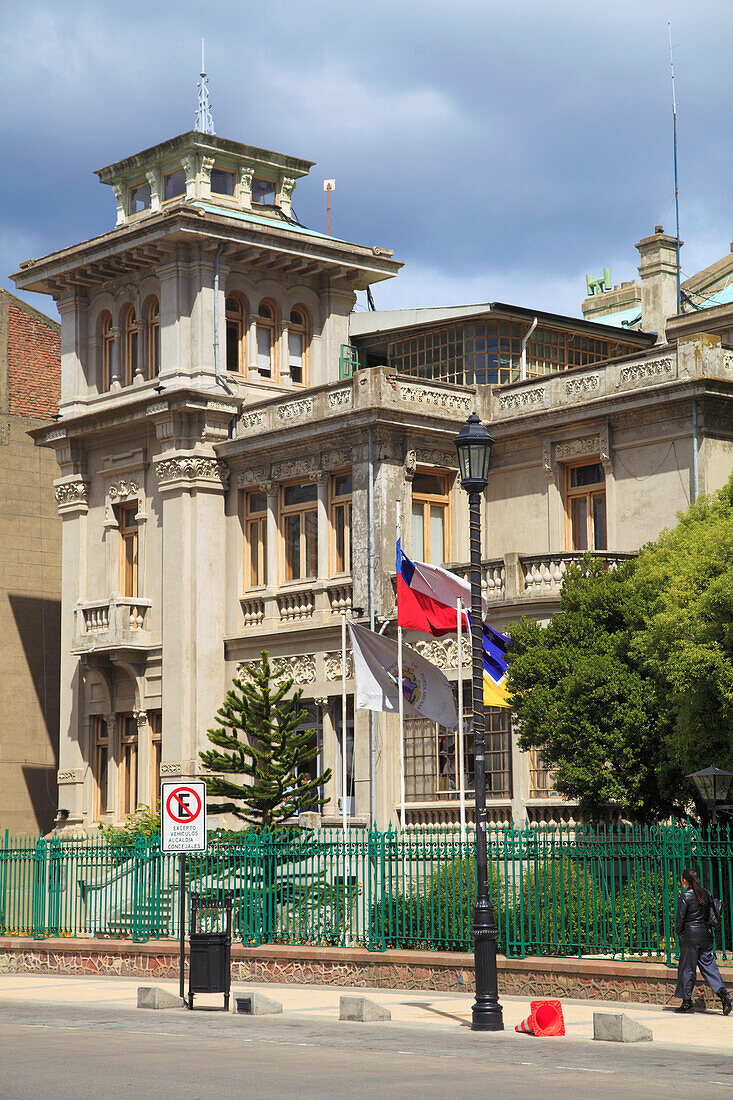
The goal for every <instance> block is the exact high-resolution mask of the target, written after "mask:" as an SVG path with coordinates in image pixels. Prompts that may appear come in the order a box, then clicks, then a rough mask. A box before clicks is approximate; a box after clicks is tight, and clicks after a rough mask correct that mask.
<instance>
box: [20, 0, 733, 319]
mask: <svg viewBox="0 0 733 1100" xmlns="http://www.w3.org/2000/svg"><path fill="white" fill-rule="evenodd" d="M667 19H671V21H672V34H673V43H674V46H675V50H674V55H675V68H676V77H677V96H678V101H679V112H678V118H679V149H680V207H681V236H682V238H683V240H685V241H686V242H687V243H686V244H685V247H684V248H683V250H682V264H683V269H684V270H685V271H686V272H687V273H688V274H689V273H692V272H693V271H696V270H698V269H699V268H700V267H701V266H703V265H705V264H707V263H711V262H712V261H713V260H715V259H717V258H719V257H720V256H721V255H723V254H724V253H725V252H727V251H728V249H729V247H730V241H731V238H732V237H733V219H732V218H731V216H730V209H731V197H730V183H729V181H730V180H731V179H733V163H732V162H733V143H732V142H731V140H730V136H731V135H730V130H729V126H730V121H731V113H732V112H733V95H732V94H731V91H732V88H731V85H732V84H733V68H732V67H731V66H730V63H729V54H730V45H731V31H732V30H733V5H731V4H730V3H729V2H728V3H726V2H725V0H698V3H697V4H696V5H690V4H684V3H682V2H681V0H635V2H632V0H614V3H613V4H608V3H607V4H604V5H599V4H591V3H588V2H587V0H553V3H547V2H546V0H545V2H544V3H542V2H538V0H512V3H510V4H507V3H496V2H495V0H483V2H468V0H452V2H451V3H449V4H448V3H435V2H432V0H423V2H422V3H413V2H412V0H409V2H406V0H391V2H389V3H387V2H385V0H371V2H370V3H368V4H358V5H357V4H353V5H349V4H344V3H343V0H341V2H339V3H336V2H333V0H310V2H309V3H307V4H305V3H302V2H301V3H295V2H293V0H283V2H277V0H274V2H273V3H271V4H269V5H251V4H245V3H243V2H241V0H240V2H232V0H219V2H218V3H217V4H216V5H204V4H201V3H200V2H196V3H193V2H190V0H178V2H176V3H167V2H157V3H156V2H154V0H148V2H147V3H140V2H138V0H126V3H124V4H120V3H114V4H113V3H110V2H94V0H92V2H89V3H84V2H83V0H67V2H65V3H64V2H61V0H50V2H48V3H37V2H36V0H25V2H24V3H23V4H22V5H21V4H18V3H17V0H12V2H11V0H0V49H1V51H2V53H1V56H2V57H3V66H2V70H1V71H0V89H1V94H2V102H3V104H4V107H5V109H4V110H3V111H2V115H1V117H2V123H0V129H1V131H2V149H3V171H2V174H1V175H0V180H1V182H0V191H1V194H0V198H1V199H2V201H1V202H0V278H2V285H4V286H7V287H9V288H10V289H14V288H13V284H12V283H11V282H10V280H9V279H8V278H7V276H8V275H9V274H10V272H11V271H14V270H17V268H18V265H19V264H20V262H21V261H22V260H25V259H28V258H30V257H37V256H41V255H44V254H46V253H48V252H51V251H53V250H54V249H57V248H61V247H64V246H65V245H68V244H72V243H74V242H76V241H79V240H83V239H87V238H89V237H92V236H94V235H95V234H97V233H101V232H104V231H105V230H106V229H108V228H110V227H111V226H112V225H113V223H114V209H115V204H114V199H113V196H112V194H111V191H110V189H109V188H106V187H103V186H102V185H101V184H99V183H98V181H97V179H96V177H95V176H93V174H92V173H93V171H94V169H95V168H99V167H101V166H102V165H104V164H108V163H110V162H111V161H113V160H116V159H118V158H120V157H123V156H126V155H128V154H130V153H133V152H135V151H137V150H139V149H144V148H146V147H147V146H149V145H151V144H154V143H155V142H157V141H161V140H163V139H165V138H167V137H171V136H173V135H174V134H177V133H181V132H184V131H185V130H188V129H190V128H192V125H193V118H194V111H195V105H196V80H197V78H198V76H197V74H198V68H199V51H200V38H201V35H202V34H205V36H206V43H207V46H206V51H207V69H208V72H209V77H210V87H211V98H212V102H213V110H214V123H215V127H216V131H217V133H218V134H220V135H222V136H224V137H228V138H232V139H234V140H239V141H244V142H248V143H251V144H254V145H260V146H262V147H264V148H267V149H275V150H278V151H280V152H284V153H290V154H293V155H295V156H301V157H303V158H305V159H308V160H313V161H316V162H317V164H316V167H315V168H314V169H313V170H312V172H311V176H310V178H309V179H308V180H306V181H303V182H301V183H300V184H299V185H298V187H297V189H296V192H295V196H294V206H295V209H296V211H297V214H298V216H299V217H300V219H301V221H302V222H303V223H304V224H306V225H310V226H313V227H315V228H323V225H324V220H325V213H324V195H323V190H322V187H323V179H324V178H328V177H335V179H336V186H337V190H336V193H335V195H334V196H333V206H332V230H333V232H334V233H335V234H336V235H338V236H341V237H344V238H346V239H349V240H354V241H358V242H360V243H363V244H381V245H384V246H386V247H389V248H393V249H394V250H395V254H396V256H397V257H398V258H399V259H401V260H403V261H404V262H405V265H406V266H405V268H404V269H403V272H402V273H401V274H400V276H399V277H398V278H397V279H396V280H393V281H391V282H390V283H385V284H379V285H378V286H377V287H375V291H374V294H375V300H376V304H377V307H378V308H384V309H394V308H399V307H402V306H405V307H407V306H419V305H439V304H446V305H447V304H456V303H460V302H477V301H487V300H500V301H508V302H512V303H515V304H517V305H525V306H529V307H532V306H534V307H536V308H538V309H547V310H556V311H559V312H564V313H569V314H577V313H578V312H579V308H580V302H581V300H582V298H583V297H584V295H585V279H584V276H585V273H586V272H590V273H593V274H600V273H601V271H602V269H603V268H604V267H609V266H610V267H611V269H612V276H613V281H614V282H615V283H618V282H621V281H622V280H625V279H631V278H634V277H635V276H636V263H637V255H638V254H637V253H636V250H635V248H634V244H635V242H636V241H637V240H639V239H640V238H641V237H643V236H646V235H647V234H648V233H650V232H652V231H653V228H654V225H655V224H663V225H664V227H665V229H667V230H668V231H673V229H674V185H673V175H672V120H671V89H670V74H669V56H668V42H667ZM27 297H28V298H29V300H31V301H33V302H34V304H35V305H37V306H38V307H39V308H41V309H45V310H46V311H47V312H49V313H51V314H52V315H55V310H54V307H53V303H52V301H51V300H50V299H47V298H45V297H42V296H34V295H30V296H27ZM360 305H363V303H360Z"/></svg>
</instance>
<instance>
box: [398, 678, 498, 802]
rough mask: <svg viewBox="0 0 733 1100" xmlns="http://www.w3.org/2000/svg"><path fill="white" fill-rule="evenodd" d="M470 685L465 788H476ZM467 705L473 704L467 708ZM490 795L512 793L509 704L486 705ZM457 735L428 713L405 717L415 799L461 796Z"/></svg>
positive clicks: (408, 779)
mask: <svg viewBox="0 0 733 1100" xmlns="http://www.w3.org/2000/svg"><path fill="white" fill-rule="evenodd" d="M469 700H470V684H469V683H464V733H463V761H464V769H465V786H466V790H467V791H470V792H473V790H474V782H475V781H474V746H473V730H472V729H471V711H470V707H471V704H470V701H469ZM466 707H468V709H466ZM484 721H485V724H486V726H485V745H486V797H487V798H510V797H511V794H512V774H511V730H510V725H509V711H508V709H507V708H506V707H486V708H485V710H484ZM458 760H459V757H458V734H457V732H454V731H452V730H447V729H445V728H444V727H443V726H438V725H437V724H436V723H435V722H431V721H430V720H429V719H427V718H409V719H408V718H406V719H405V791H406V794H407V798H408V799H409V800H410V801H413V802H430V801H441V800H443V799H448V800H453V799H457V798H458V795H459V788H460V773H459V766H458Z"/></svg>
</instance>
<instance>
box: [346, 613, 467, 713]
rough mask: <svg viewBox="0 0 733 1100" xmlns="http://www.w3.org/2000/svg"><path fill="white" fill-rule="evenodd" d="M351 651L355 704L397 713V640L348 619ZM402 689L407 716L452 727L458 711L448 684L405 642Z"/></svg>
mask: <svg viewBox="0 0 733 1100" xmlns="http://www.w3.org/2000/svg"><path fill="white" fill-rule="evenodd" d="M349 632H350V634H351V648H352V651H353V654H354V678H355V680H356V706H357V708H358V709H359V710H377V711H384V712H385V713H387V714H397V713H398V711H399V705H400V704H399V698H400V697H399V695H398V694H397V642H393V641H392V639H391V638H383V637H382V635H381V634H375V633H374V631H373V630H368V629H367V628H366V627H365V626H355V625H354V624H353V623H349ZM402 693H403V696H404V713H405V715H406V716H407V717H408V718H432V719H433V721H434V722H438V723H439V725H441V726H446V727H447V728H448V729H455V728H456V726H457V725H458V712H457V711H456V704H455V700H454V699H453V692H452V690H451V686H450V684H449V682H448V680H446V678H445V676H444V675H443V673H442V672H441V671H440V669H438V668H436V667H435V665H432V664H431V663H430V661H426V660H425V658H424V657H421V656H420V655H419V654H417V653H415V651H414V649H410V648H409V647H408V646H405V645H403V647H402Z"/></svg>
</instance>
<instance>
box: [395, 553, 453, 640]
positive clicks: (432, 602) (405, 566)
mask: <svg viewBox="0 0 733 1100" xmlns="http://www.w3.org/2000/svg"><path fill="white" fill-rule="evenodd" d="M458 600H460V601H461V604H462V606H463V608H464V610H463V612H462V617H463V629H464V630H466V629H467V628H468V618H467V615H466V611H467V609H468V608H470V606H471V585H470V584H469V583H468V581H464V580H462V579H461V578H460V577H457V576H456V575H455V573H449V572H448V570H447V569H441V568H440V566H438V565H428V564H427V562H424V561H411V560H410V558H408V556H407V554H405V553H404V552H403V550H402V540H401V539H397V625H398V626H401V627H402V628H403V629H404V630H420V631H422V633H423V634H433V635H435V636H436V637H439V636H440V635H442V634H455V633H456V630H457V629H458V614H457V611H456V605H457V602H458Z"/></svg>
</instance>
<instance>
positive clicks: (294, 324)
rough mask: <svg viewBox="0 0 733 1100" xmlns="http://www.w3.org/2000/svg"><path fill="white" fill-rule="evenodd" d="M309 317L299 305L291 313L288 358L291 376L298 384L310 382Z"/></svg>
mask: <svg viewBox="0 0 733 1100" xmlns="http://www.w3.org/2000/svg"><path fill="white" fill-rule="evenodd" d="M307 356H308V317H307V314H306V312H305V310H304V309H301V308H300V306H298V308H297V309H294V310H292V312H291V314H290V327H289V330H288V359H289V366H290V378H291V379H292V381H293V382H297V383H298V384H302V385H307V384H308V361H307Z"/></svg>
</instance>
